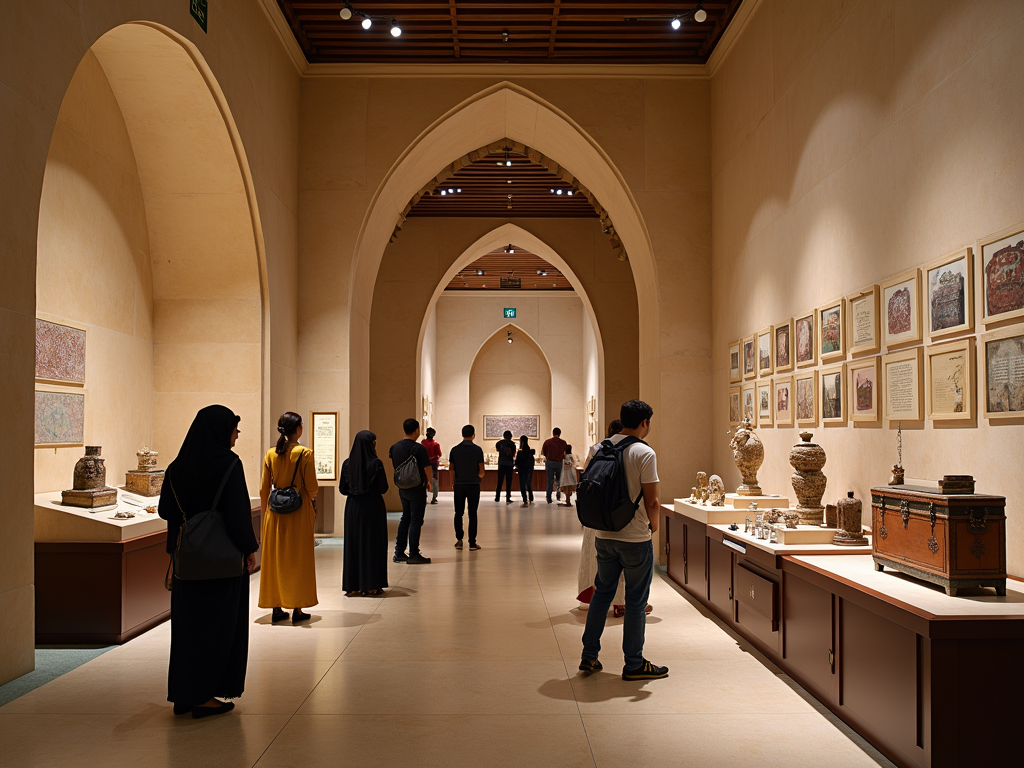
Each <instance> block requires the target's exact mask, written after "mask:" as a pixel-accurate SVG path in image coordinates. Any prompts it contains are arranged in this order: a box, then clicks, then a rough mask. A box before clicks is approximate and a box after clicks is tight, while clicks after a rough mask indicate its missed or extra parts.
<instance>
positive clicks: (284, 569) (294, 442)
mask: <svg viewBox="0 0 1024 768" xmlns="http://www.w3.org/2000/svg"><path fill="white" fill-rule="evenodd" d="M277 432H278V438H277V445H275V446H274V447H273V448H271V449H270V450H269V451H267V455H266V456H264V457H263V472H262V474H261V475H260V503H261V504H262V507H263V529H262V530H263V537H262V542H263V560H262V563H261V564H260V600H259V606H260V608H273V609H274V611H273V614H272V616H271V622H272V623H274V624H278V623H280V622H282V621H285V620H286V619H287V618H288V613H287V611H285V610H283V609H284V608H291V609H293V610H292V623H293V624H297V623H299V622H300V621H306V620H307V619H309V614H308V613H305V612H303V610H302V609H303V608H308V607H309V606H311V605H316V604H317V597H316V563H315V560H314V554H313V553H314V549H315V547H316V533H315V532H314V522H315V520H316V507H315V506H314V504H315V501H314V500H315V499H316V494H317V490H318V485H317V480H316V466H315V465H314V462H313V452H312V451H311V450H309V448H305V447H303V446H301V445H299V439H300V438H301V437H302V417H301V416H299V414H297V413H293V412H291V411H287V412H285V413H284V414H282V415H281V418H280V419H278V420H277ZM275 488H276V489H278V490H284V489H292V490H293V491H294V493H295V494H297V497H296V496H294V495H292V496H290V498H293V499H294V500H295V505H297V508H292V509H285V508H284V507H282V506H280V505H279V504H277V503H276V502H275V497H272V496H271V493H272V491H273V489H275Z"/></svg>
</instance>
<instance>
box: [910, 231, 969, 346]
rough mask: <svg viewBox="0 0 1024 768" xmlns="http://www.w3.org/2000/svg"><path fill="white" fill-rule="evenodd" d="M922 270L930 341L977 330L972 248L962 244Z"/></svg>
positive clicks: (926, 324) (926, 327)
mask: <svg viewBox="0 0 1024 768" xmlns="http://www.w3.org/2000/svg"><path fill="white" fill-rule="evenodd" d="M922 274H923V278H922V279H923V280H924V290H925V301H924V317H925V329H926V330H927V331H928V339H929V341H932V340H934V339H938V338H942V337H943V336H950V335H952V334H956V333H962V332H965V331H971V330H973V329H974V302H973V300H972V297H973V295H974V277H973V273H972V271H971V249H970V248H962V249H961V250H959V251H957V252H956V253H952V254H950V255H948V256H944V257H943V258H941V259H938V260H936V261H933V262H932V263H931V264H928V265H926V266H925V267H924V269H923V270H922Z"/></svg>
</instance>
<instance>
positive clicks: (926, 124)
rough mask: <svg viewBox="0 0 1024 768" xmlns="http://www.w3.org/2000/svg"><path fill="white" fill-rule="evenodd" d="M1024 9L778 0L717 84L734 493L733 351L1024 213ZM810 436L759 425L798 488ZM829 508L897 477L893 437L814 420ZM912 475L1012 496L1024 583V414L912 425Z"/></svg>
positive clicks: (723, 424) (718, 260)
mask: <svg viewBox="0 0 1024 768" xmlns="http://www.w3.org/2000/svg"><path fill="white" fill-rule="evenodd" d="M1022 32H1024V4H1021V3H1019V2H986V3H981V4H975V5H972V6H971V7H970V8H969V9H965V7H964V5H963V4H962V3H957V2H948V1H946V0H934V1H933V0H927V1H926V0H864V1H863V2H859V3H843V2H840V1H839V0H830V1H825V0H822V2H814V3H807V2H792V1H787V0H763V1H762V2H761V3H760V5H759V7H758V9H757V11H756V13H755V15H754V16H753V18H752V19H751V20H750V23H749V24H748V26H747V27H746V29H745V30H744V31H743V33H742V35H741V37H740V38H739V40H738V42H737V44H736V46H735V48H734V49H733V50H732V52H731V53H730V54H729V56H728V57H727V58H726V60H725V62H724V63H723V64H722V66H721V68H720V69H719V70H718V71H717V72H716V73H715V75H714V77H713V79H712V83H711V120H712V131H711V135H712V145H711V146H712V155H711V158H712V174H713V185H712V194H713V228H712V234H713V243H714V249H713V253H714V275H713V281H712V282H713V286H714V300H713V307H714V331H713V341H714V371H715V372H714V398H713V406H714V414H715V417H714V429H713V432H712V434H713V435H714V461H713V464H712V466H710V467H708V468H707V469H710V470H712V471H715V472H719V473H721V474H722V475H723V477H724V478H725V479H726V484H727V485H735V484H736V483H738V481H739V475H738V473H737V471H736V470H735V467H734V466H733V464H732V461H731V457H730V455H729V451H728V447H727V444H728V438H727V437H726V436H725V432H726V429H727V428H728V427H727V399H726V397H727V390H728V371H727V346H728V344H729V343H730V342H731V341H733V340H734V339H736V338H738V337H740V336H741V335H746V334H750V333H753V332H755V331H756V330H758V329H759V328H762V327H764V326H767V325H769V324H772V323H777V322H780V321H782V320H784V319H787V318H789V317H792V316H794V315H796V314H798V313H802V312H804V311H806V310H808V309H810V308H812V307H815V306H818V305H821V304H824V303H825V302H828V301H830V300H832V299H834V298H836V297H838V296H844V295H847V294H849V293H852V292H853V291H856V290H858V289H860V288H862V287H863V286H865V285H869V284H872V283H879V282H880V281H882V280H884V279H886V278H887V277H890V276H892V275H895V274H898V273H899V272H901V271H904V270H906V269H909V268H912V267H916V266H919V265H921V264H923V263H926V262H928V261H931V260H933V259H936V258H938V257H940V256H942V255H944V254H946V253H949V252H951V251H954V250H956V249H958V248H962V247H964V246H971V245H973V244H974V243H975V241H976V240H977V239H978V238H979V237H983V236H985V235H986V234H988V233H991V232H995V231H998V230H1001V229H1004V228H1006V227H1009V226H1012V225H1014V224H1015V223H1018V222H1020V221H1022V220H1024V186H1022V185H1021V183H1020V179H1021V178H1022V176H1024V128H1022V126H1024V115H1022V109H1024V107H1022V101H1021V98H1020V95H1021V92H1022V86H1024V54H1022V53H1021V48H1020V45H1019V40H1020V38H1021V34H1022ZM798 431H799V430H796V429H793V428H766V429H764V430H762V431H761V437H762V440H763V441H764V443H765V449H766V459H765V464H764V468H763V469H762V471H761V474H760V478H761V485H762V487H763V488H765V489H766V490H769V491H780V492H783V493H785V492H787V491H790V490H791V486H790V482H789V476H790V472H791V469H790V467H789V464H788V462H787V454H788V449H789V447H790V446H791V445H792V444H793V443H794V442H796V440H797V439H798V438H797V434H796V433H797V432H798ZM814 432H815V438H816V441H817V442H819V443H820V444H821V445H822V446H823V447H824V448H825V450H826V451H827V453H828V457H829V458H828V464H827V465H826V466H825V468H824V472H825V474H826V475H827V476H828V478H829V483H828V488H827V490H826V499H830V500H835V499H837V498H839V497H840V496H841V495H842V494H843V493H844V492H845V491H847V490H853V491H855V492H856V494H857V496H859V497H860V498H862V499H865V500H866V499H867V498H868V493H869V489H870V487H871V486H872V485H875V484H884V483H885V482H886V481H887V480H888V470H889V468H890V466H891V465H892V464H893V463H894V461H895V460H896V435H895V429H893V428H891V427H890V426H889V425H888V424H886V425H880V424H876V425H868V426H865V427H859V426H858V427H854V426H850V425H847V426H845V427H840V428H832V427H829V428H824V429H823V428H821V427H820V426H819V427H818V428H817V429H815V430H814ZM903 441H904V453H903V457H904V461H903V463H904V465H905V466H906V468H907V473H908V477H914V478H937V477H940V476H941V475H943V474H944V473H969V474H973V475H974V476H975V477H976V478H977V480H978V489H979V491H982V492H989V493H996V494H1001V495H1005V496H1007V497H1008V499H1009V504H1008V512H1009V514H1008V521H1007V555H1008V567H1009V570H1010V572H1011V573H1015V574H1017V575H1024V522H1022V520H1021V518H1020V516H1019V515H1017V514H1015V513H1016V511H1017V509H1018V501H1019V499H1020V498H1021V496H1022V494H1024V479H1022V476H1021V473H1020V466H1021V460H1022V459H1024V433H1022V431H1021V426H1020V424H997V423H995V422H992V423H989V422H988V421H986V420H985V419H984V418H977V419H975V420H974V421H973V422H971V423H970V424H964V425H961V426H956V427H948V426H946V425H942V424H936V423H933V422H931V421H926V422H924V423H920V424H911V425H904V433H903Z"/></svg>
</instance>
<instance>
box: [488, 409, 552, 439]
mask: <svg viewBox="0 0 1024 768" xmlns="http://www.w3.org/2000/svg"><path fill="white" fill-rule="evenodd" d="M506 429H507V430H508V431H509V432H511V433H512V439H513V440H518V439H519V438H520V437H521V436H522V435H526V436H527V437H531V438H532V437H540V416H488V415H486V414H485V415H484V440H501V437H502V435H503V434H504V433H505V430H506Z"/></svg>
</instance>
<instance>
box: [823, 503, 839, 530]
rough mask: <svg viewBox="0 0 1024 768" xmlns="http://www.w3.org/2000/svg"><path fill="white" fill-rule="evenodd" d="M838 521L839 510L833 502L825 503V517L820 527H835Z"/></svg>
mask: <svg viewBox="0 0 1024 768" xmlns="http://www.w3.org/2000/svg"><path fill="white" fill-rule="evenodd" d="M838 522H839V512H838V510H837V509H836V505H835V504H826V505H825V519H824V520H823V521H822V523H821V527H822V528H833V529H834V528H836V527H837V525H838Z"/></svg>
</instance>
